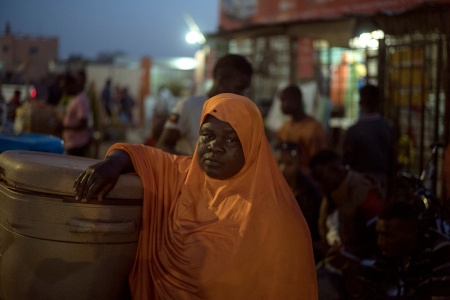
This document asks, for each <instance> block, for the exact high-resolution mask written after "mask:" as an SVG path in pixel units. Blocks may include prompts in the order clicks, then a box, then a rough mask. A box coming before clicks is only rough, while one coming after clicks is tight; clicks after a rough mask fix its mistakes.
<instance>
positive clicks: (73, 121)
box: [61, 74, 91, 156]
mask: <svg viewBox="0 0 450 300" xmlns="http://www.w3.org/2000/svg"><path fill="white" fill-rule="evenodd" d="M84 83H85V80H83V79H82V78H81V77H78V80H77V78H76V77H74V76H72V75H71V74H66V76H65V83H64V85H65V89H64V90H65V91H66V92H67V95H68V96H69V99H70V100H69V103H68V104H67V107H66V108H65V111H64V115H63V119H62V123H61V132H62V139H63V140H64V148H65V153H66V154H68V155H75V156H87V155H88V154H89V147H90V141H91V128H89V118H90V114H91V110H90V106H89V99H88V98H87V96H86V94H85V93H84V91H83V90H84Z"/></svg>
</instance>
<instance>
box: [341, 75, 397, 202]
mask: <svg viewBox="0 0 450 300" xmlns="http://www.w3.org/2000/svg"><path fill="white" fill-rule="evenodd" d="M359 95H360V100H359V106H360V109H361V115H360V117H359V119H358V122H357V123H356V124H354V125H352V126H350V127H349V128H348V130H347V132H346V133H345V136H344V143H343V151H342V153H343V162H344V164H348V165H349V166H350V167H351V168H352V169H353V170H355V171H358V172H361V173H367V174H370V175H371V176H373V177H374V179H376V180H377V181H378V182H379V184H380V187H381V190H382V192H383V196H386V194H387V190H388V182H390V180H392V177H393V176H394V175H395V155H394V137H393V131H392V127H391V125H390V124H389V123H388V122H387V121H386V120H385V119H384V118H383V117H382V116H381V114H380V105H381V99H380V92H379V90H378V87H376V86H374V85H370V84H368V85H366V86H364V87H362V88H361V89H360V90H359Z"/></svg>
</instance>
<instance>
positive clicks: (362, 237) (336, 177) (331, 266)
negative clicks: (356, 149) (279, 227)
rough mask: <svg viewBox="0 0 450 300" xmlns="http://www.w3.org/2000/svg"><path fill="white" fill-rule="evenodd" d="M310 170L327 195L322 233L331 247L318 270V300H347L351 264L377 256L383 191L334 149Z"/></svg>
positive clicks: (318, 155)
mask: <svg viewBox="0 0 450 300" xmlns="http://www.w3.org/2000/svg"><path fill="white" fill-rule="evenodd" d="M310 169H311V175H312V177H313V178H314V180H315V181H316V182H317V183H318V184H319V187H320V189H321V191H322V194H323V195H325V197H324V199H323V200H322V205H321V208H320V215H319V233H320V234H321V237H322V240H323V241H324V242H325V243H326V245H327V246H328V247H324V249H327V252H326V253H323V255H324V259H323V261H322V262H323V264H321V266H319V268H318V271H317V276H318V286H319V299H330V298H329V297H330V296H332V295H333V294H338V295H340V296H341V297H344V298H343V299H345V297H350V294H349V292H350V291H351V287H352V285H353V284H354V281H355V280H356V278H355V274H354V272H353V270H352V269H349V268H348V267H349V266H350V264H349V263H348V261H349V260H350V261H351V260H361V259H364V258H370V257H372V256H373V255H374V253H376V249H377V247H376V241H377V239H376V232H375V220H376V217H377V215H378V214H379V212H380V210H381V199H382V198H381V192H380V190H379V188H378V186H377V184H376V183H374V182H372V181H370V180H369V179H368V178H367V177H365V176H364V175H363V174H360V173H358V172H356V171H353V170H351V169H348V168H346V167H345V166H344V165H343V164H342V161H341V158H340V156H339V154H338V153H337V152H336V151H334V150H329V149H324V150H321V151H319V152H317V153H316V154H315V155H314V156H313V157H312V158H311V161H310ZM316 249H317V247H316Z"/></svg>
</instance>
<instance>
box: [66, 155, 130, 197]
mask: <svg viewBox="0 0 450 300" xmlns="http://www.w3.org/2000/svg"><path fill="white" fill-rule="evenodd" d="M129 171H133V164H132V162H131V159H130V156H129V155H128V153H126V152H125V151H122V150H114V151H112V152H111V153H110V154H109V155H108V156H107V157H106V158H105V159H104V160H103V161H101V162H99V163H96V164H94V165H92V166H90V167H88V168H87V169H86V170H85V171H84V172H83V173H81V174H80V176H78V178H77V180H76V181H75V184H74V186H73V189H74V191H75V193H76V196H75V200H81V202H88V201H90V200H91V199H92V198H93V197H95V196H97V199H98V201H102V200H103V198H104V197H105V196H106V195H107V194H108V193H109V191H111V190H112V189H113V187H114V186H115V185H116V182H117V180H118V179H119V176H120V174H122V173H124V172H129Z"/></svg>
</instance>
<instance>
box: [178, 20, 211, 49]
mask: <svg viewBox="0 0 450 300" xmlns="http://www.w3.org/2000/svg"><path fill="white" fill-rule="evenodd" d="M183 17H184V21H185V22H186V24H187V26H188V27H189V30H190V32H189V33H188V34H187V35H186V41H187V42H188V43H189V44H195V43H198V44H200V45H203V44H204V43H206V39H205V36H204V35H203V33H202V32H201V31H200V28H199V27H198V26H197V23H195V21H194V19H193V18H192V17H191V15H190V14H189V13H187V12H186V13H184V16H183Z"/></svg>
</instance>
